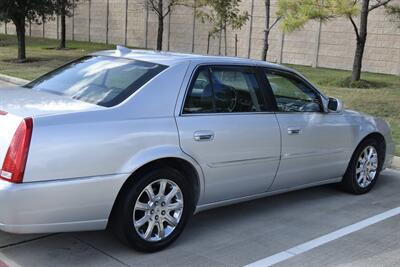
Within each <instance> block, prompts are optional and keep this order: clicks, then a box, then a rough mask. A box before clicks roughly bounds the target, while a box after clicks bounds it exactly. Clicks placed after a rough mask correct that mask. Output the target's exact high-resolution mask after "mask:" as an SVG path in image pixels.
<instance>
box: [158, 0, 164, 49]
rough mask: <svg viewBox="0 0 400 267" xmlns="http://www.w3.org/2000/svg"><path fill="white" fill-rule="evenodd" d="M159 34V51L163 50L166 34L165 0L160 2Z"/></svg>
mask: <svg viewBox="0 0 400 267" xmlns="http://www.w3.org/2000/svg"><path fill="white" fill-rule="evenodd" d="M158 10H159V12H160V13H159V14H158V33H157V50H159V51H161V50H162V43H163V33H164V16H163V13H162V12H163V0H159V1H158Z"/></svg>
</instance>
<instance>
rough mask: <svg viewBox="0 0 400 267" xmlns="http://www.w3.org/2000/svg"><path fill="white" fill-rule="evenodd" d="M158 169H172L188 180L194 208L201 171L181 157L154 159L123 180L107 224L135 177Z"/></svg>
mask: <svg viewBox="0 0 400 267" xmlns="http://www.w3.org/2000/svg"><path fill="white" fill-rule="evenodd" d="M160 167H172V168H174V169H176V170H177V171H179V172H180V173H182V174H183V175H184V176H185V177H186V178H187V179H188V180H189V184H190V185H191V187H192V190H193V194H194V199H193V200H194V207H196V205H197V203H198V201H199V199H200V195H201V191H202V189H201V188H202V183H201V181H202V180H201V179H202V178H201V177H202V176H201V175H202V174H201V173H200V172H201V170H200V169H199V168H198V167H196V166H195V165H194V164H193V163H192V162H190V161H189V160H187V159H184V158H181V157H175V156H173V157H172V156H171V157H164V158H159V159H154V160H151V161H149V162H146V163H144V164H142V165H141V166H140V167H138V168H136V169H135V170H134V171H133V173H132V174H131V175H130V176H129V177H128V178H127V179H126V180H125V182H124V183H123V185H122V187H121V188H120V190H119V191H118V194H117V197H116V199H115V201H114V204H113V207H112V209H111V212H110V215H109V220H108V221H109V223H110V221H111V219H112V217H113V214H114V211H115V209H116V205H117V203H118V202H119V200H120V198H121V197H122V196H123V195H124V193H125V192H126V190H128V189H129V188H130V187H131V186H132V184H133V183H134V182H135V181H136V179H137V177H140V176H141V175H142V174H144V173H146V172H148V171H150V170H152V169H154V168H160Z"/></svg>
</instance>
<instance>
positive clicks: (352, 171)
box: [345, 138, 384, 194]
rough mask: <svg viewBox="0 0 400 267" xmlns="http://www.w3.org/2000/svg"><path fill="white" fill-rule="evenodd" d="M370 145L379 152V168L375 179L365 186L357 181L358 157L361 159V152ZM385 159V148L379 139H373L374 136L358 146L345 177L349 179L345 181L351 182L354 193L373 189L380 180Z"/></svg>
mask: <svg viewBox="0 0 400 267" xmlns="http://www.w3.org/2000/svg"><path fill="white" fill-rule="evenodd" d="M368 146H373V147H374V148H375V149H376V151H377V153H378V169H377V172H376V175H375V178H374V180H373V181H372V182H371V183H370V184H369V185H368V186H367V187H365V188H363V187H361V186H360V185H359V184H358V182H357V175H356V168H357V164H358V159H359V157H360V155H361V153H362V152H363V151H364V149H365V148H366V147H368ZM383 159H384V156H383V149H382V147H381V146H380V145H379V143H378V141H377V140H375V139H372V138H370V139H366V140H364V141H363V142H362V143H361V144H360V145H359V146H358V147H357V149H356V151H355V152H354V154H353V157H352V159H351V162H350V165H349V168H348V170H347V172H346V175H345V179H347V181H345V182H347V183H348V184H349V186H351V190H352V191H353V192H354V193H356V194H365V193H367V192H369V191H371V189H372V188H373V187H374V186H375V184H376V182H377V181H378V178H379V175H380V172H381V170H382V166H383Z"/></svg>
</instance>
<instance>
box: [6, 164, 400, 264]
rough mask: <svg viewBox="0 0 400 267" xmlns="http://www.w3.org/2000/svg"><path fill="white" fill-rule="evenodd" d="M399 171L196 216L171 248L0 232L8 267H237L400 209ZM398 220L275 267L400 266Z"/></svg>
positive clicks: (90, 235) (104, 237) (92, 235)
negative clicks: (139, 248)
mask: <svg viewBox="0 0 400 267" xmlns="http://www.w3.org/2000/svg"><path fill="white" fill-rule="evenodd" d="M399 190H400V172H399V171H393V170H387V171H385V172H384V173H383V174H382V176H381V179H380V181H379V183H378V184H377V186H376V188H375V189H374V190H373V191H371V192H370V193H369V194H367V195H362V196H354V195H350V194H347V193H344V192H342V191H340V190H338V189H337V188H336V187H335V186H323V187H316V188H311V189H305V190H301V191H297V192H292V193H287V194H283V195H279V196H274V197H269V198H264V199H260V200H256V201H251V202H247V203H242V204H238V205H233V206H228V207H224V208H219V209H215V210H211V211H207V212H203V213H200V214H197V215H196V216H194V217H193V218H192V220H191V221H190V223H189V224H188V226H187V228H186V230H185V232H184V233H183V234H182V236H181V237H180V238H179V239H178V240H177V242H176V243H174V244H173V245H172V246H171V247H170V248H168V249H166V250H164V251H161V252H159V253H155V254H143V253H138V252H136V251H133V250H131V249H129V248H127V247H125V246H123V245H122V244H120V243H119V242H118V241H117V240H115V238H114V237H113V236H112V235H111V234H110V233H108V232H106V231H97V232H81V233H63V234H56V235H49V236H42V235H35V236H20V235H9V234H5V233H0V244H1V245H2V247H1V248H0V259H1V260H3V261H4V262H6V263H7V264H8V265H10V266H40V267H43V266H73V265H74V266H243V265H246V264H250V263H252V262H255V261H257V260H259V259H262V258H264V257H267V256H270V255H273V254H276V253H278V252H281V251H284V250H286V249H288V248H291V247H293V246H296V245H298V244H301V243H304V242H306V241H309V240H311V239H314V238H316V237H319V236H321V235H324V234H327V233H330V232H332V231H335V230H337V229H339V228H342V227H344V226H347V225H350V224H353V223H355V222H358V221H360V220H363V219H365V218H368V217H371V216H374V215H376V214H379V213H381V212H384V211H386V210H389V209H392V208H395V207H399V206H400V194H399ZM399 233H400V223H399V216H397V217H393V218H391V219H388V220H386V221H383V222H381V223H378V224H376V225H372V226H370V227H368V228H365V229H363V230H361V231H359V232H355V233H353V234H351V235H349V236H346V237H343V238H340V239H338V240H336V241H333V242H331V243H328V244H326V245H324V246H321V247H318V248H315V249H313V250H311V251H309V252H307V253H304V254H302V255H299V256H296V257H294V258H292V259H289V260H287V261H284V262H282V263H280V265H281V266H293V265H296V266H297V265H300V266H321V265H327V266H339V265H340V266H342V265H352V264H355V265H359V266H366V265H371V266H373V265H374V264H376V263H379V264H378V265H379V266H393V265H396V264H397V265H398V264H400V256H398V255H399V254H398V252H400V242H399V240H400V239H399V238H400V236H399Z"/></svg>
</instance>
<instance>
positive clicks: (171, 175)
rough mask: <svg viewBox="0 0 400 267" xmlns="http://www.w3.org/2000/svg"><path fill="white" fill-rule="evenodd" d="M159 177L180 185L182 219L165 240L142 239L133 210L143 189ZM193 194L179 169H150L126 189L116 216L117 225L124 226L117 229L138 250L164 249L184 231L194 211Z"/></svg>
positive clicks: (153, 250)
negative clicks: (137, 229) (135, 225)
mask: <svg viewBox="0 0 400 267" xmlns="http://www.w3.org/2000/svg"><path fill="white" fill-rule="evenodd" d="M159 179H169V180H171V181H173V182H174V183H176V184H177V185H178V186H179V188H180V189H181V192H182V194H183V201H184V205H183V212H182V216H181V219H180V221H179V223H178V225H177V226H176V228H175V230H174V231H173V232H172V233H171V234H170V235H169V236H168V237H166V238H165V239H163V240H160V241H156V242H150V241H146V240H144V239H142V238H141V237H140V236H139V234H138V233H137V232H136V229H135V227H134V222H133V211H134V206H135V203H136V200H137V199H138V197H139V196H140V194H141V192H142V191H143V189H144V188H145V187H146V186H148V185H149V184H151V183H152V182H155V181H157V180H159ZM192 196H193V194H192V192H191V190H190V187H189V185H188V183H187V181H186V180H185V178H184V177H183V176H182V174H180V173H179V172H178V171H176V170H174V169H171V168H162V169H157V170H153V171H150V172H148V173H147V174H144V175H143V176H141V177H138V179H137V180H136V181H135V182H134V183H133V185H132V186H131V187H130V190H128V191H126V192H125V196H123V198H122V199H121V202H122V203H121V205H120V208H119V212H118V213H117V218H116V220H117V221H118V222H119V223H117V226H116V227H122V228H121V229H117V230H119V231H122V232H120V233H121V234H122V235H123V238H124V239H125V240H124V241H125V242H126V243H128V245H130V246H132V247H134V248H135V249H137V250H140V251H143V252H155V251H158V250H162V249H163V248H165V247H167V246H168V245H170V244H171V243H172V242H174V241H175V240H176V239H177V238H178V237H179V235H180V234H181V233H182V231H183V229H184V227H185V225H186V223H187V221H188V219H189V217H190V216H191V215H192V213H193V197H192Z"/></svg>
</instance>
